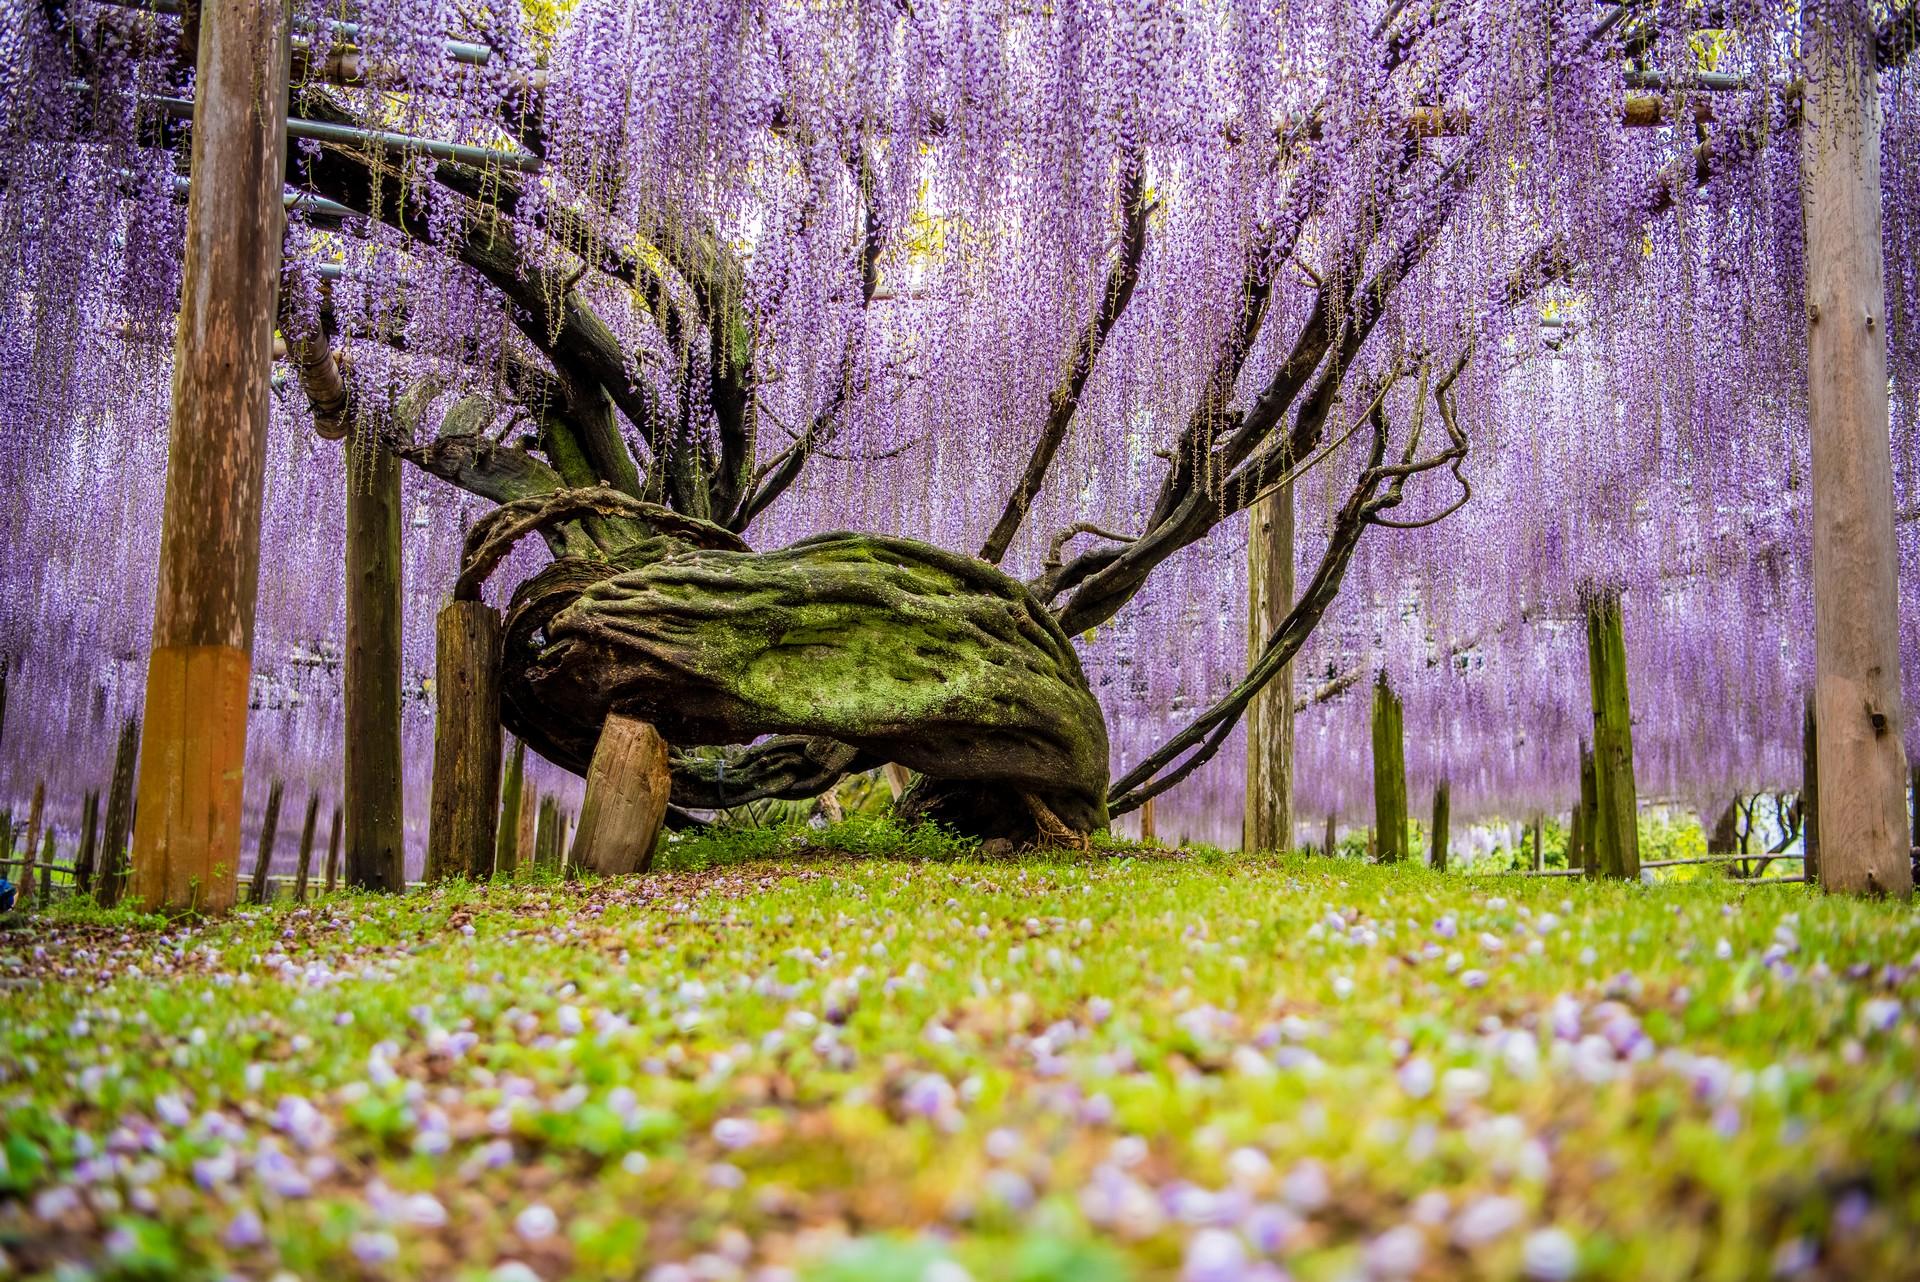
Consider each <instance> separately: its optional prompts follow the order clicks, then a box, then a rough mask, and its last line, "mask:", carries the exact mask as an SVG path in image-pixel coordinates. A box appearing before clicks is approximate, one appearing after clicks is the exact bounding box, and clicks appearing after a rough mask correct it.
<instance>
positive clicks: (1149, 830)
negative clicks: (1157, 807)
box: [1140, 797, 1160, 843]
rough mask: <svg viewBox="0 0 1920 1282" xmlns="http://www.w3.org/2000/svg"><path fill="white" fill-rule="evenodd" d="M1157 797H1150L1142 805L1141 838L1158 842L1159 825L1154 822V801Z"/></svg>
mask: <svg viewBox="0 0 1920 1282" xmlns="http://www.w3.org/2000/svg"><path fill="white" fill-rule="evenodd" d="M1156 800H1158V798H1156V797H1148V798H1147V799H1146V801H1144V802H1142V803H1141V805H1140V840H1142V841H1145V842H1150V843H1157V842H1158V841H1159V840H1160V829H1159V825H1157V824H1156V823H1155V822H1154V814H1153V803H1154V802H1155V801H1156Z"/></svg>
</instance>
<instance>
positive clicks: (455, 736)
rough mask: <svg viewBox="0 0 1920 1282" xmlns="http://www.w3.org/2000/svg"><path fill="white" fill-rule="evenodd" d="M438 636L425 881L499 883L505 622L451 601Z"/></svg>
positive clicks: (484, 609) (473, 604)
mask: <svg viewBox="0 0 1920 1282" xmlns="http://www.w3.org/2000/svg"><path fill="white" fill-rule="evenodd" d="M436 632H437V644H436V651H435V662H434V683H433V689H434V720H433V804H432V807H431V812H430V813H431V818H430V820H429V825H428V828H427V872H426V877H427V880H428V881H437V880H439V879H440V878H442V877H455V876H458V877H471V878H474V879H475V880H481V879H484V878H487V877H490V876H492V875H493V852H494V836H495V832H494V829H495V827H496V826H497V824H498V815H499V810H500V615H499V614H498V613H497V612H496V611H495V610H494V608H493V607H492V606H490V605H488V604H487V603H486V602H484V601H449V602H448V603H447V604H446V606H445V607H444V608H442V609H441V611H440V617H439V619H438V621H437V624H436ZM662 751H663V752H664V749H663V750H662ZM662 805H663V807H664V805H665V802H664V800H663V801H662ZM663 813H664V811H663Z"/></svg>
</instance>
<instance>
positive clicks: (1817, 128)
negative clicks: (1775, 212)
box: [1800, 0, 1913, 897]
mask: <svg viewBox="0 0 1920 1282" xmlns="http://www.w3.org/2000/svg"><path fill="white" fill-rule="evenodd" d="M1801 50H1802V53H1803V55H1804V57H1805V59H1806V68H1807V71H1806V91H1805V94H1804V96H1803V97H1802V99H1801V103H1802V115H1801V124H1800V193H1801V208H1802V213H1803V216H1804V223H1805V227H1806V273H1807V289H1806V301H1807V372H1808V386H1807V426H1808V429H1809V432H1810V433H1811V436H1812V444H1813V618H1814V666H1815V673H1816V676H1815V681H1814V699H1815V702H1816V704H1817V707H1818V711H1819V715H1818V718H1817V723H1818V724H1817V728H1818V734H1819V745H1820V746H1819V772H1820V796H1821V800H1822V802H1823V813H1822V815H1821V819H1820V822H1821V832H1820V874H1819V875H1820V884H1821V885H1822V886H1824V887H1826V888H1827V889H1828V890H1836V891H1846V892H1850V893H1856V894H1859V893H1869V892H1871V893H1878V894H1890V895H1898V896H1902V897H1904V896H1906V895H1907V894H1909V893H1911V891H1912V889H1913V876H1912V869H1911V867H1910V865H1909V863H1908V850H1909V847H1908V844H1907V836H1908V833H1907V816H1906V813H1905V811H1906V805H1905V801H1906V798H1905V795H1904V794H1905V792H1906V781H1907V760H1906V752H1905V750H1904V749H1903V747H1902V745H1901V735H1902V733H1903V732H1904V730H1905V728H1906V726H1905V714H1904V711H1903V709H1902V707H1901V697H1900V620H1899V616H1898V595H1899V581H1898V565H1899V560H1898V557H1899V553H1898V549H1897V548H1896V546H1895V543H1894V533H1893V452H1892V445H1891V440H1890V433H1889V417H1888V389H1887V306H1886V265H1885V261H1884V250H1883V248H1882V245H1881V228H1880V218H1881V210H1880V206H1881V194H1880V124H1881V121H1880V83H1879V74H1878V72H1877V70H1876V61H1875V59H1876V54H1875V49H1874V24H1873V19H1872V16H1871V15H1870V14H1869V12H1868V5H1867V4H1866V0H1839V2H1837V3H1833V4H1829V5H1823V6H1815V7H1813V8H1811V9H1809V10H1808V11H1807V16H1806V17H1805V18H1804V19H1803V20H1802V32H1801Z"/></svg>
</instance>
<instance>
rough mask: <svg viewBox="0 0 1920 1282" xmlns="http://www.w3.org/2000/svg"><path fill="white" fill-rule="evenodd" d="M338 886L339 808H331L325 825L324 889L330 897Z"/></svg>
mask: <svg viewBox="0 0 1920 1282" xmlns="http://www.w3.org/2000/svg"><path fill="white" fill-rule="evenodd" d="M339 885H340V807H338V806H335V807H334V808H333V819H332V820H331V821H330V822H329V823H328V824H327V871H326V879H325V882H324V889H325V891H326V893H327V894H329V895H331V894H332V893H333V892H334V891H335V890H336V889H337V888H338V887H339Z"/></svg>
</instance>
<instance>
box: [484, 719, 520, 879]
mask: <svg viewBox="0 0 1920 1282" xmlns="http://www.w3.org/2000/svg"><path fill="white" fill-rule="evenodd" d="M526 777H527V745H526V744H525V743H524V742H522V741H521V740H519V739H515V740H514V741H513V755H512V756H511V757H509V758H508V759H507V779H506V783H505V784H504V785H502V787H501V789H500V816H499V821H498V822H499V832H498V833H497V834H496V835H495V837H494V845H493V868H492V872H493V875H494V876H496V877H511V876H512V875H513V873H514V870H515V869H516V868H518V867H519V866H520V857H521V847H520V797H521V792H522V790H523V789H524V787H525V784H526Z"/></svg>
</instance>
